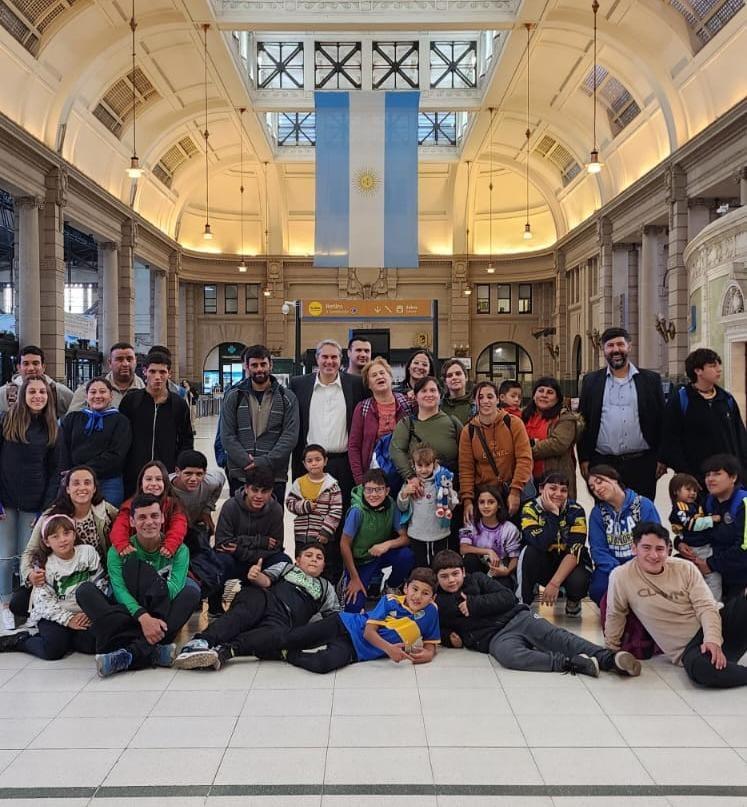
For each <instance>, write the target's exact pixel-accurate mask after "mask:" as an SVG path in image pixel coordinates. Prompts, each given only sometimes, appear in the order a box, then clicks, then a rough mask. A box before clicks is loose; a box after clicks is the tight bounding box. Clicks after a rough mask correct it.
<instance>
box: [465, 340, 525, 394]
mask: <svg viewBox="0 0 747 807" xmlns="http://www.w3.org/2000/svg"><path fill="white" fill-rule="evenodd" d="M475 380H476V381H492V382H493V383H495V384H500V383H501V381H506V380H512V381H513V380H516V381H519V382H521V385H522V387H523V388H524V394H525V395H526V394H527V393H528V391H529V388H530V387H531V386H532V359H531V357H530V356H529V354H528V353H527V352H526V350H524V348H523V347H521V345H517V344H516V343H515V342H493V344H492V345H488V347H486V348H485V350H483V351H482V353H481V354H480V355H479V356H478V357H477V362H476V364H475Z"/></svg>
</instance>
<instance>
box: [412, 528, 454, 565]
mask: <svg viewBox="0 0 747 807" xmlns="http://www.w3.org/2000/svg"><path fill="white" fill-rule="evenodd" d="M409 547H410V549H411V550H412V554H413V555H415V566H427V567H428V568H429V569H430V568H431V563H433V557H434V555H435V554H436V552H440V551H441V550H442V549H449V536H448V535H447V536H446V538H440V539H439V540H438V541H416V540H415V539H414V538H411V539H410V543H409Z"/></svg>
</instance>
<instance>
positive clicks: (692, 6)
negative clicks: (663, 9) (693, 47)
mask: <svg viewBox="0 0 747 807" xmlns="http://www.w3.org/2000/svg"><path fill="white" fill-rule="evenodd" d="M669 4H670V5H671V6H673V7H674V8H676V9H677V11H679V13H680V14H682V16H683V17H684V18H685V20H687V24H688V25H689V26H690V29H691V30H692V31H693V32H694V34H695V36H696V37H697V38H698V41H699V42H700V44H701V45H704V44H705V43H706V42H708V40H709V39H712V38H713V37H714V36H715V35H716V34H717V33H718V32H719V31H720V30H721V29H722V28H723V27H724V26H725V25H726V23H727V22H729V20H730V19H731V18H732V17H734V16H735V15H736V14H737V13H738V12H739V10H740V9H742V8H744V0H669Z"/></svg>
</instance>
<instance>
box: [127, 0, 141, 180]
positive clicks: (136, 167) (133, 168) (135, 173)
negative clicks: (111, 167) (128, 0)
mask: <svg viewBox="0 0 747 807" xmlns="http://www.w3.org/2000/svg"><path fill="white" fill-rule="evenodd" d="M136 30H137V21H136V20H135V0H132V16H131V17H130V31H131V32H132V73H130V84H132V157H130V167H129V168H128V169H127V176H128V177H129V178H130V179H140V177H141V176H142V175H143V173H144V172H143V169H142V168H141V167H140V159H139V158H138V156H137V140H136V137H135V129H136V123H137V95H136V92H135V55H136V54H135V31H136Z"/></svg>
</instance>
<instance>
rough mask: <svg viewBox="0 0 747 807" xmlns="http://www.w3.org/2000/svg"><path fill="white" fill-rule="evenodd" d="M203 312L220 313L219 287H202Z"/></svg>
mask: <svg viewBox="0 0 747 807" xmlns="http://www.w3.org/2000/svg"><path fill="white" fill-rule="evenodd" d="M202 312H203V313H204V314H217V313H218V287H217V286H203V287H202Z"/></svg>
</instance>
